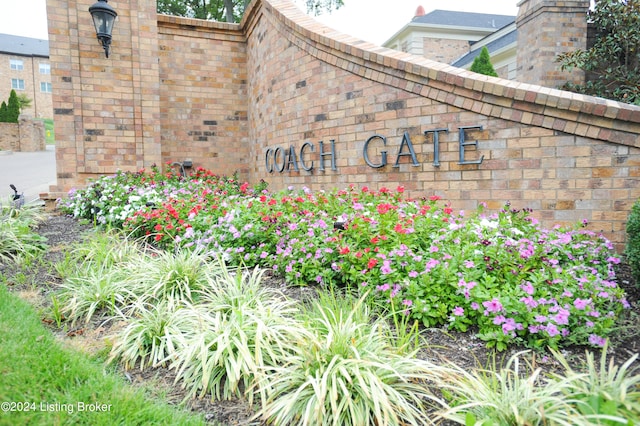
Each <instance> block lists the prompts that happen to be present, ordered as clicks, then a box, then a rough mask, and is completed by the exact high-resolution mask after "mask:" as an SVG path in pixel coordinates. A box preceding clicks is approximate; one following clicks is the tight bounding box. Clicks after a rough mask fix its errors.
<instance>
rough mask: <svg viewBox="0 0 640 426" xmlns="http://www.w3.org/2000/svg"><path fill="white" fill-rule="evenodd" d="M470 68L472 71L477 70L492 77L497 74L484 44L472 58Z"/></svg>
mask: <svg viewBox="0 0 640 426" xmlns="http://www.w3.org/2000/svg"><path fill="white" fill-rule="evenodd" d="M470 70H471V71H473V72H477V73H478V74H484V75H490V76H492V77H497V76H498V73H497V72H496V70H495V69H493V65H491V58H490V57H489V50H488V49H487V47H486V46H482V50H481V51H480V54H479V55H478V56H476V58H475V59H474V60H473V64H471V68H470Z"/></svg>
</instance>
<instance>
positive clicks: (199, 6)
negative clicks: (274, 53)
mask: <svg viewBox="0 0 640 426" xmlns="http://www.w3.org/2000/svg"><path fill="white" fill-rule="evenodd" d="M157 1H158V13H162V14H165V15H175V16H186V17H189V18H197V19H206V20H210V21H226V22H240V19H241V18H242V15H243V14H244V9H245V7H247V5H248V4H249V3H250V1H249V0H157ZM305 2H306V6H307V11H309V12H313V13H314V14H315V15H319V14H321V13H323V12H331V11H332V10H334V9H339V8H340V7H341V6H343V5H344V2H343V0H305Z"/></svg>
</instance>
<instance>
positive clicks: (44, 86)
mask: <svg viewBox="0 0 640 426" xmlns="http://www.w3.org/2000/svg"><path fill="white" fill-rule="evenodd" d="M40 91H41V92H42V93H51V83H44V82H42V83H40Z"/></svg>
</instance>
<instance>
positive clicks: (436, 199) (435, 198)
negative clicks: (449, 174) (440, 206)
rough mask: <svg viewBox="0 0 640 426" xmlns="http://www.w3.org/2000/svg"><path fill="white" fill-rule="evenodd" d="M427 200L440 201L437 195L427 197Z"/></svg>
mask: <svg viewBox="0 0 640 426" xmlns="http://www.w3.org/2000/svg"><path fill="white" fill-rule="evenodd" d="M429 199H430V200H431V201H438V200H439V199H440V196H439V195H432V196H431V197H429Z"/></svg>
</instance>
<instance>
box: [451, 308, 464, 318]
mask: <svg viewBox="0 0 640 426" xmlns="http://www.w3.org/2000/svg"><path fill="white" fill-rule="evenodd" d="M453 315H455V316H457V317H461V316H463V315H464V309H463V308H461V307H460V306H456V307H455V308H453Z"/></svg>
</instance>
